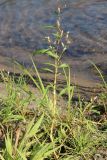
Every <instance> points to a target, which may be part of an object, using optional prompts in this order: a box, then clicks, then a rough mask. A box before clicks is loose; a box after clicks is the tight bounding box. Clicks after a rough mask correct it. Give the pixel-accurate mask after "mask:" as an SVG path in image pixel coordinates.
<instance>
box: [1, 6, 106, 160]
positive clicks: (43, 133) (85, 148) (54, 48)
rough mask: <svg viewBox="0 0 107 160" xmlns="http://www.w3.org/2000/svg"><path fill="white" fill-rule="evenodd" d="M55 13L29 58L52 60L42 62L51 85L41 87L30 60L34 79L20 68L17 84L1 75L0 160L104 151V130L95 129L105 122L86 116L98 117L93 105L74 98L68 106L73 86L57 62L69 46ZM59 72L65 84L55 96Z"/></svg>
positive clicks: (54, 159) (70, 158) (67, 157)
mask: <svg viewBox="0 0 107 160" xmlns="http://www.w3.org/2000/svg"><path fill="white" fill-rule="evenodd" d="M57 14H58V19H57V22H56V25H55V26H53V28H54V30H56V32H55V33H53V39H52V38H50V37H46V39H47V40H48V43H49V47H48V48H47V49H42V50H39V51H35V52H34V55H35V54H46V55H48V56H49V57H51V58H52V59H53V63H46V65H47V67H46V68H45V71H47V72H51V73H53V74H54V80H53V83H52V82H51V83H48V84H47V85H45V84H44V83H43V81H42V79H41V76H40V74H39V72H38V69H37V67H36V64H35V63H34V61H33V58H32V63H33V67H34V71H35V73H36V78H35V77H33V76H32V74H31V73H30V72H29V71H28V70H27V69H26V68H23V67H22V68H23V75H22V76H20V77H18V78H17V80H16V79H15V76H10V75H9V74H6V73H3V72H1V76H2V80H3V81H4V83H5V90H6V95H4V96H3V97H2V98H1V101H0V102H1V103H0V159H1V160H81V159H82V160H90V159H91V158H93V155H94V154H95V153H96V150H97V149H98V148H99V147H101V146H103V147H105V148H106V147H107V144H106V140H107V137H106V131H107V128H106V129H105V130H103V129H101V126H102V123H103V124H104V123H106V119H105V120H103V122H102V121H100V120H101V119H99V120H96V119H93V118H92V116H93V115H95V114H99V115H100V113H99V112H98V111H97V110H96V105H95V103H94V101H90V102H84V101H81V99H79V101H78V102H77V103H73V100H72V97H73V93H74V89H75V88H74V86H72V85H71V81H70V77H71V75H70V68H69V66H68V65H67V64H65V63H62V61H61V59H62V56H63V54H64V53H65V51H66V49H67V47H68V45H69V32H67V33H64V31H63V30H62V28H61V25H60V8H59V7H58V12H57ZM48 28H49V26H48ZM50 28H52V26H50ZM59 74H63V75H64V76H65V81H66V84H65V86H64V88H63V89H62V90H60V92H57V90H58V87H59V86H58V84H57V79H58V76H59ZM24 75H27V76H28V77H30V79H31V80H32V83H33V84H34V85H35V86H36V88H35V90H32V87H31V86H29V85H28V84H27V83H26V79H25V77H24ZM36 92H37V94H36ZM65 94H66V95H67V99H66V101H65V103H64V107H63V109H62V111H61V110H60V109H61V108H60V107H59V104H58V99H59V98H62V97H63V95H65ZM38 95H39V96H38ZM103 97H105V96H102V99H103V106H104V107H105V108H106V103H105V101H104V100H105V98H103ZM62 99H63V98H62ZM102 99H100V100H101V101H102ZM31 104H33V107H30V106H31ZM97 107H99V106H97Z"/></svg>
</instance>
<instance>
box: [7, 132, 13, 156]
mask: <svg viewBox="0 0 107 160" xmlns="http://www.w3.org/2000/svg"><path fill="white" fill-rule="evenodd" d="M5 145H6V150H7V153H8V154H9V155H10V157H12V152H13V147H12V140H11V138H10V136H9V133H8V132H7V134H6V137H5Z"/></svg>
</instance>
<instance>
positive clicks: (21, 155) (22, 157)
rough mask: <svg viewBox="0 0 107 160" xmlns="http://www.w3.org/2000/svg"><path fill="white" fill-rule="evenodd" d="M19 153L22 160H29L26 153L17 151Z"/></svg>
mask: <svg viewBox="0 0 107 160" xmlns="http://www.w3.org/2000/svg"><path fill="white" fill-rule="evenodd" d="M17 152H18V154H19V156H20V158H21V159H22V160H27V158H26V157H25V154H24V153H22V152H20V151H19V150H18V149H17Z"/></svg>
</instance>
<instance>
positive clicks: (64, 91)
mask: <svg viewBox="0 0 107 160" xmlns="http://www.w3.org/2000/svg"><path fill="white" fill-rule="evenodd" d="M65 93H67V88H64V89H62V90H61V91H60V93H59V96H62V95H64V94H65Z"/></svg>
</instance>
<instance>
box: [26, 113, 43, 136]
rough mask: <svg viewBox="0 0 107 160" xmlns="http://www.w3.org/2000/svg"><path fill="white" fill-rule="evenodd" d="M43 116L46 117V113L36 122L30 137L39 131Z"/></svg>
mask: <svg viewBox="0 0 107 160" xmlns="http://www.w3.org/2000/svg"><path fill="white" fill-rule="evenodd" d="M43 118H44V114H42V116H41V117H40V118H39V120H38V121H37V122H36V124H35V125H34V126H33V127H32V129H31V130H30V132H29V137H32V136H34V135H35V134H36V133H37V132H38V129H39V127H40V125H41V123H42V121H43Z"/></svg>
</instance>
